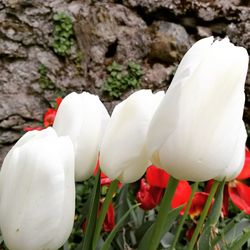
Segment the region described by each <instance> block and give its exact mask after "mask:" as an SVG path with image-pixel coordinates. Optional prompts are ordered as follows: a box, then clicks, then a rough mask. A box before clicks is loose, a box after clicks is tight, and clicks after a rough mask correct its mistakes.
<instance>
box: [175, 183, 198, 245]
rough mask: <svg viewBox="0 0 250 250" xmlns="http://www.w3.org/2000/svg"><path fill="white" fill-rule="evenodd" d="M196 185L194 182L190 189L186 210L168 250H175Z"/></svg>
mask: <svg viewBox="0 0 250 250" xmlns="http://www.w3.org/2000/svg"><path fill="white" fill-rule="evenodd" d="M198 185H199V182H195V183H194V185H193V187H192V193H191V195H190V197H189V200H188V203H187V207H186V209H185V212H184V214H183V216H182V217H181V221H180V223H179V225H178V228H177V232H176V234H175V237H174V241H173V243H172V246H171V248H170V250H174V249H175V245H176V243H177V241H178V239H179V237H180V233H181V230H182V227H183V225H184V222H185V220H186V218H187V215H188V212H189V209H190V207H191V204H192V200H193V198H194V194H195V192H196V191H197V189H198Z"/></svg>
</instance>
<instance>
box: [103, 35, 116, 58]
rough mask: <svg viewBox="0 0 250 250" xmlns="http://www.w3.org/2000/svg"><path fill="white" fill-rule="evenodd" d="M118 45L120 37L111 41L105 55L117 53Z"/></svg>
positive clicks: (109, 55)
mask: <svg viewBox="0 0 250 250" xmlns="http://www.w3.org/2000/svg"><path fill="white" fill-rule="evenodd" d="M117 46H118V39H116V40H115V41H114V42H113V43H111V44H110V45H109V46H108V49H107V52H106V53H105V57H106V58H112V57H114V56H115V54H116V50H117Z"/></svg>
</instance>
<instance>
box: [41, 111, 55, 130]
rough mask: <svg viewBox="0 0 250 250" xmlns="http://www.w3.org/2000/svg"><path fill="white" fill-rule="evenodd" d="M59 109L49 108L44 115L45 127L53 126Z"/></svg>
mask: <svg viewBox="0 0 250 250" xmlns="http://www.w3.org/2000/svg"><path fill="white" fill-rule="evenodd" d="M56 112H57V109H51V108H49V109H48V110H47V111H46V113H45V114H44V117H43V125H44V127H45V128H47V127H49V126H52V125H53V123H54V120H55V117H56Z"/></svg>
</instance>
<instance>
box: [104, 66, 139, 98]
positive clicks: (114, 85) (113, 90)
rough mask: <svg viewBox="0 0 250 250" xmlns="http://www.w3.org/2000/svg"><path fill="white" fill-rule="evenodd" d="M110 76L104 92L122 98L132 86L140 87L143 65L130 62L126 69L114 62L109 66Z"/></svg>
mask: <svg viewBox="0 0 250 250" xmlns="http://www.w3.org/2000/svg"><path fill="white" fill-rule="evenodd" d="M107 71H108V77H107V79H106V81H105V83H104V88H103V90H104V92H106V93H107V94H108V95H109V96H111V97H114V98H120V97H121V96H122V94H123V93H124V92H125V91H126V90H128V89H130V88H138V87H139V85H140V79H141V76H142V71H141V66H140V65H139V64H137V63H135V62H130V63H129V64H128V66H127V68H126V69H124V67H123V66H122V65H121V64H118V63H116V62H113V63H112V64H111V65H110V66H108V67H107Z"/></svg>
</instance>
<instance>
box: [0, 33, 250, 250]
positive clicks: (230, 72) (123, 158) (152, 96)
mask: <svg viewBox="0 0 250 250" xmlns="http://www.w3.org/2000/svg"><path fill="white" fill-rule="evenodd" d="M247 68H248V54H247V52H246V50H245V49H244V48H242V47H236V46H234V45H233V44H232V43H230V41H229V39H228V38H225V39H223V40H221V41H214V38H213V37H209V38H205V39H202V40H200V41H198V42H197V43H195V44H194V45H193V46H192V48H191V49H190V50H189V51H188V52H187V53H186V55H185V56H184V58H183V59H182V61H181V63H180V65H179V67H178V69H177V71H176V74H175V76H174V78H173V80H172V82H171V85H170V87H169V88H168V90H167V92H166V93H164V91H159V92H157V93H152V91H151V90H146V89H143V90H139V91H136V92H134V93H132V94H131V95H130V96H129V97H127V98H126V99H125V100H123V101H122V102H121V103H119V104H118V105H117V106H116V107H115V108H114V110H113V112H112V114H111V116H110V115H109V113H108V111H107V110H106V108H105V106H104V104H103V103H102V102H101V100H100V99H99V97H98V96H96V95H93V94H90V93H88V92H83V93H81V94H77V93H70V94H69V95H67V96H66V97H65V98H64V99H63V100H61V99H57V107H56V108H55V109H48V111H47V112H46V114H45V115H44V128H42V127H39V128H25V131H29V132H27V133H26V134H25V135H24V136H23V137H22V138H21V139H20V140H19V141H18V142H17V143H16V144H15V146H14V147H13V148H12V149H11V150H10V152H9V153H8V154H7V156H6V158H5V160H4V163H3V166H2V169H1V172H0V227H1V232H2V235H3V239H4V241H5V244H6V245H7V247H8V248H10V249H11V250H40V249H51V250H54V249H58V248H60V247H62V246H63V245H64V243H65V242H66V241H67V239H68V238H69V235H70V233H71V231H72V228H73V225H74V219H75V218H74V213H75V182H80V181H86V180H87V179H89V178H90V177H91V176H93V175H95V177H93V178H94V179H95V181H94V184H93V190H92V191H91V193H90V196H89V199H88V201H87V202H86V204H87V205H88V206H87V208H85V207H84V208H85V209H86V214H87V216H85V217H84V220H83V221H82V222H81V228H82V231H83V232H84V233H85V236H84V239H83V242H82V245H81V246H82V249H85V250H89V249H93V250H95V249H97V245H98V244H99V243H100V242H101V243H102V244H103V245H102V249H103V250H105V249H109V247H110V244H111V242H112V239H113V238H114V237H115V233H117V232H118V231H119V230H120V229H121V225H122V223H123V222H124V221H125V219H126V216H128V214H129V213H130V212H131V211H132V210H133V209H134V208H135V207H136V206H140V208H141V209H143V210H146V211H148V210H152V209H154V208H156V207H157V206H158V205H159V207H158V211H159V212H158V215H157V217H156V218H154V220H155V222H154V223H151V225H150V227H149V229H148V231H145V235H144V236H143V237H141V238H142V239H141V241H140V242H139V241H138V242H137V243H136V244H137V247H138V249H145V244H148V245H146V247H147V249H149V250H155V249H157V246H158V244H159V242H160V240H161V239H162V237H163V235H164V233H166V232H165V231H164V230H166V228H168V230H170V228H171V225H172V224H173V221H174V220H175V218H178V216H180V217H181V218H182V219H181V222H180V224H179V225H180V226H179V227H178V229H177V230H176V231H177V233H176V237H175V239H174V240H172V242H173V245H172V249H174V247H175V244H176V241H178V236H179V231H180V230H182V228H181V227H182V225H183V223H184V220H185V218H186V215H187V214H189V215H190V217H191V219H192V221H193V223H194V225H195V230H193V231H194V232H193V234H192V233H188V235H189V236H190V235H192V236H190V237H191V241H190V244H189V246H188V250H191V249H194V245H195V244H196V242H197V237H198V236H199V235H200V240H199V242H198V243H197V244H200V242H206V241H203V240H202V237H203V233H202V227H203V229H204V230H203V232H208V231H209V230H210V227H212V226H214V225H215V224H216V223H217V221H218V216H220V214H221V209H222V212H223V215H224V217H225V216H228V200H229V197H230V199H231V200H232V202H233V203H234V204H235V205H236V206H237V207H238V208H239V209H241V210H243V211H244V212H245V213H246V214H250V198H249V197H250V196H249V192H250V187H248V186H247V185H245V184H244V183H243V182H242V180H244V179H246V178H249V177H250V169H249V159H250V158H249V156H250V153H249V151H246V153H245V143H246V137H247V135H246V130H245V125H244V122H243V120H242V116H243V108H244V100H245V97H244V83H245V79H246V74H247ZM30 130H32V131H30ZM39 130H40V131H39ZM245 154H246V157H245ZM152 164H153V165H152ZM96 166H98V167H97V169H96V171H95V168H96ZM99 166H100V167H99ZM243 166H244V168H243ZM242 169H243V170H242ZM94 173H95V174H94ZM136 181H138V182H139V185H140V187H139V190H137V191H136V194H135V197H136V198H134V200H136V201H137V203H138V204H135V205H134V206H133V204H130V207H128V209H127V211H124V212H123V213H124V214H123V216H122V217H120V221H118V222H117V224H115V208H116V206H115V205H113V202H114V201H115V200H116V199H117V200H119V199H120V197H119V198H117V197H116V195H117V194H118V193H119V194H120V193H121V192H122V191H120V190H119V187H121V186H123V187H124V188H125V187H126V185H123V184H129V183H134V182H136ZM119 182H120V184H119ZM193 182H195V183H193ZM198 182H206V187H205V189H204V190H201V189H200V190H199V192H195V188H196V189H197V187H198V185H199V183H198ZM225 182H226V184H225ZM121 183H122V184H121ZM224 184H225V186H224ZM104 185H107V190H108V191H107V192H106V194H105V197H101V195H100V193H101V186H104ZM191 185H192V186H191ZM123 187H122V189H123ZM223 187H224V191H223ZM220 190H222V191H220ZM223 192H224V200H223V201H221V203H220V195H221V194H222V193H223ZM215 194H216V196H215ZM214 196H215V198H214ZM216 197H217V198H216ZM222 204H223V206H222ZM118 208H119V204H118ZM209 211H211V212H209ZM208 214H212V217H209V219H208V220H207V222H206V224H204V223H205V218H206V216H207V215H208ZM199 216H200V218H199ZM198 218H199V220H198ZM172 220H173V221H172ZM171 223H172V224H171ZM203 225H204V226H203ZM207 228H208V229H207ZM102 229H103V231H104V232H106V233H107V232H110V231H112V232H111V233H110V234H109V235H108V236H107V235H104V238H102V237H101V240H100V233H101V230H102ZM210 236H211V230H210V231H209V237H210ZM151 239H152V240H151ZM209 239H210V238H209ZM218 241H219V240H218ZM103 242H104V243H103ZM209 242H210V241H209ZM101 243H100V244H101ZM124 244H125V243H124ZM171 244H172V243H171ZM209 244H210V243H209ZM211 244H212V243H211ZM214 244H216V243H214ZM204 249H205V248H204Z"/></svg>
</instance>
